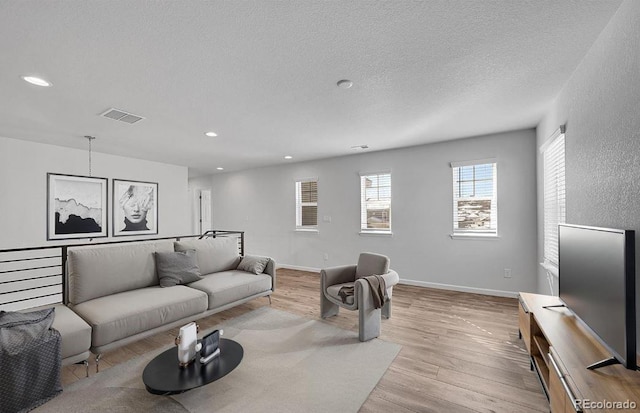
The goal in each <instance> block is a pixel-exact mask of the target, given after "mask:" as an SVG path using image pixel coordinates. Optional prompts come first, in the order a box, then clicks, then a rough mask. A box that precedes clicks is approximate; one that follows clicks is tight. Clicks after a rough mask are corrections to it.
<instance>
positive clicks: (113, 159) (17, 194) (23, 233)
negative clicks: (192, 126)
mask: <svg viewBox="0 0 640 413" xmlns="http://www.w3.org/2000/svg"><path fill="white" fill-rule="evenodd" d="M47 172H53V173H61V174H70V175H85V176H86V175H88V173H89V166H88V152H87V151H85V150H79V149H70V148H63V147H60V146H54V145H45V144H41V143H35V142H27V141H22V140H16V139H9V138H3V137H0V194H2V202H0V248H19V247H29V246H41V245H55V244H71V243H86V242H88V240H87V239H81V240H65V241H55V242H54V241H47V229H46V222H47ZM92 175H93V176H97V177H102V178H109V205H108V209H109V234H111V232H112V231H111V212H110V211H111V178H116V179H130V180H135V181H150V182H158V196H159V201H158V207H159V211H158V218H159V222H158V231H159V233H158V235H157V237H162V236H167V237H169V236H175V235H186V234H190V233H191V227H190V225H189V199H188V195H187V184H188V170H187V168H186V167H182V166H175V165H168V164H162V163H157V162H150V161H143V160H139V159H132V158H125V157H121V156H113V155H107V154H103V153H96V152H93V156H92ZM149 237H156V236H155V235H154V236H143V237H138V238H149ZM135 238H136V237H117V239H119V240H123V239H135ZM105 240H106V239H105V238H99V239H96V240H94V242H95V241H105Z"/></svg>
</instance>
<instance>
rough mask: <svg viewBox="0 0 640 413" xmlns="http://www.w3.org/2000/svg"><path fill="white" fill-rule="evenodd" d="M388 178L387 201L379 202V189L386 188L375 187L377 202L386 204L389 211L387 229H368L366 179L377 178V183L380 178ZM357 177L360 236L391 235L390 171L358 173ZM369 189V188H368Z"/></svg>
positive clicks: (391, 192) (391, 186) (391, 198)
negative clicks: (358, 178)
mask: <svg viewBox="0 0 640 413" xmlns="http://www.w3.org/2000/svg"><path fill="white" fill-rule="evenodd" d="M386 175H388V176H389V186H388V188H389V197H388V201H381V200H380V191H379V189H380V188H386V186H381V185H376V188H378V199H377V202H379V203H382V202H388V210H389V213H388V215H389V217H388V221H389V228H369V227H368V225H369V223H368V222H367V211H368V210H369V209H368V208H367V205H368V204H370V202H369V203H368V202H367V199H366V195H367V191H366V190H367V187H366V179H367V178H368V177H374V176H375V177H377V178H378V182H379V180H380V176H386ZM359 177H360V234H361V235H369V234H371V235H392V215H393V214H392V200H393V184H392V177H391V171H390V170H385V171H377V172H360V173H359ZM369 188H371V187H369Z"/></svg>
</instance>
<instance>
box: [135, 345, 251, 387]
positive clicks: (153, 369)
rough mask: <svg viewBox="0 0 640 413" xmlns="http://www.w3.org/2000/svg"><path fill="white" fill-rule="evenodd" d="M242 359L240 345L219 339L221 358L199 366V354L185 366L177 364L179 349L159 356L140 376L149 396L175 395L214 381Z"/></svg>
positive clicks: (242, 354)
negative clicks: (151, 394)
mask: <svg viewBox="0 0 640 413" xmlns="http://www.w3.org/2000/svg"><path fill="white" fill-rule="evenodd" d="M243 356H244V350H243V348H242V346H241V345H240V344H239V343H238V342H236V341H233V340H229V339H226V338H220V356H218V357H216V358H215V359H213V360H212V361H210V362H209V363H208V364H204V365H203V364H201V363H200V354H198V356H197V357H196V360H195V361H194V362H192V363H191V364H189V365H188V366H187V367H184V368H182V367H180V366H179V365H178V347H176V346H174V347H171V348H170V349H169V350H167V351H165V352H163V353H161V354H159V355H158V356H157V357H156V358H154V359H153V360H151V361H150V362H149V364H147V367H145V369H144V372H143V373H142V381H143V382H144V385H145V386H146V388H147V391H149V393H153V394H162V395H170V394H178V393H183V392H185V391H187V390H191V389H195V388H196V387H200V386H204V385H205V384H209V383H211V382H214V381H216V380H218V379H221V378H222V377H224V376H226V375H227V374H229V373H230V372H232V371H233V370H234V369H235V368H236V367H238V365H239V364H240V362H241V361H242V357H243Z"/></svg>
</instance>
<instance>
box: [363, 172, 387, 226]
mask: <svg viewBox="0 0 640 413" xmlns="http://www.w3.org/2000/svg"><path fill="white" fill-rule="evenodd" d="M360 197H361V202H360V229H361V231H362V232H387V233H390V232H391V173H389V172H381V173H372V174H366V175H360Z"/></svg>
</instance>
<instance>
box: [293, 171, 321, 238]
mask: <svg viewBox="0 0 640 413" xmlns="http://www.w3.org/2000/svg"><path fill="white" fill-rule="evenodd" d="M309 182H314V183H315V184H316V201H315V202H303V201H302V184H304V183H309ZM305 206H312V207H313V206H315V207H316V224H315V225H303V224H302V208H303V207H305ZM295 207H296V222H295V224H296V226H295V228H296V231H303V232H304V231H308V232H318V218H319V216H318V215H319V214H318V178H302V179H296V181H295Z"/></svg>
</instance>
